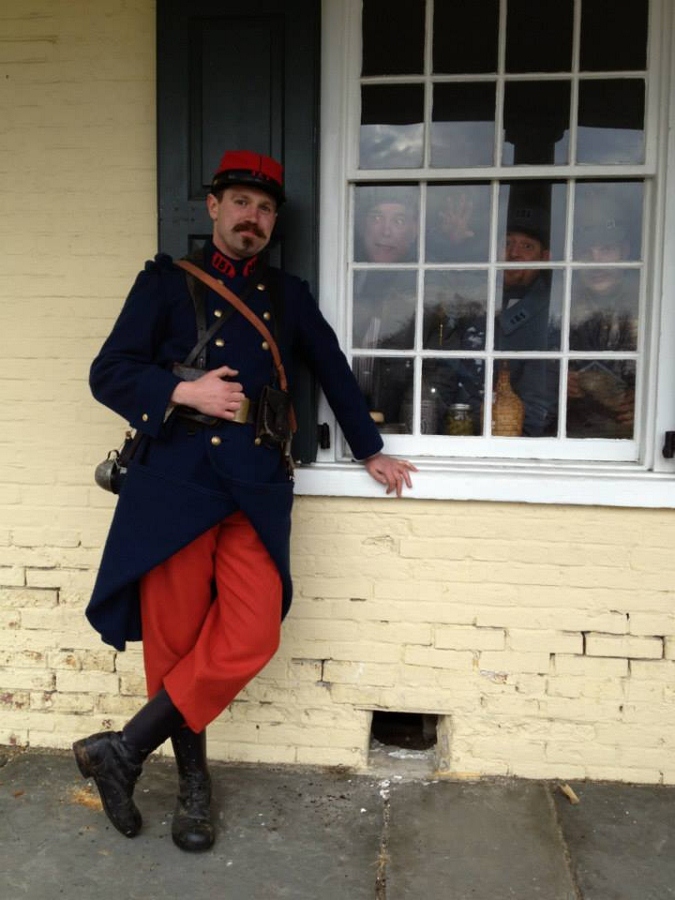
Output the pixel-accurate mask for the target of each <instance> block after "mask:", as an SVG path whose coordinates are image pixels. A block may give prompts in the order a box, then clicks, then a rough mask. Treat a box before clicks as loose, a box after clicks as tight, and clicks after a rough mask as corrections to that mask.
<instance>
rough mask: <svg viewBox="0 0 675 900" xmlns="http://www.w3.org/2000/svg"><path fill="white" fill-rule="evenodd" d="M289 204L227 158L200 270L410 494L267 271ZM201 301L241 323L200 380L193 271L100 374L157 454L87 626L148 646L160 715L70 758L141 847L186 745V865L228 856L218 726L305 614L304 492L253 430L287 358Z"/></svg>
mask: <svg viewBox="0 0 675 900" xmlns="http://www.w3.org/2000/svg"><path fill="white" fill-rule="evenodd" d="M283 201H284V191H283V174H282V167H281V165H280V164H279V163H278V162H276V161H275V160H273V159H271V158H270V157H267V156H262V155H260V154H257V153H253V152H250V151H229V152H227V153H225V155H224V156H223V158H222V160H221V163H220V165H219V168H218V171H217V173H216V174H215V176H214V179H213V183H212V185H211V192H210V193H209V195H208V197H207V201H206V203H207V209H208V213H209V216H210V218H211V220H212V223H213V233H212V238H211V240H209V241H207V242H206V245H205V247H204V250H203V258H202V264H203V268H204V270H205V271H206V273H208V274H209V275H211V276H213V277H214V278H216V279H218V280H220V281H221V282H222V283H223V284H224V285H226V286H227V287H228V288H230V289H231V290H232V291H233V292H234V293H235V294H239V293H242V290H243V288H244V285H247V287H248V289H249V291H248V295H247V299H246V304H247V305H248V307H249V308H250V309H251V310H252V311H253V312H254V313H255V315H256V316H257V317H259V318H260V319H261V320H262V321H263V322H264V323H265V324H266V325H267V326H268V328H269V329H270V331H271V333H272V334H275V335H276V341H277V343H278V345H279V350H280V354H281V359H282V362H283V365H284V368H285V370H286V374H287V377H288V381H289V384H290V385H291V386H292V384H293V363H294V360H296V359H298V358H300V357H301V358H303V359H304V360H305V361H306V362H307V363H308V364H309V365H310V367H311V369H312V370H313V371H314V373H315V375H316V377H317V378H318V380H319V382H320V384H321V386H322V388H323V390H324V393H325V394H326V397H327V399H328V401H329V403H330V404H331V406H332V408H333V410H334V412H335V414H336V417H337V420H338V422H339V424H340V426H341V428H342V430H343V432H344V434H345V437H346V439H347V441H348V443H349V445H350V447H351V449H352V452H353V454H354V457H355V458H356V459H358V460H360V461H361V462H362V463H363V465H364V466H365V468H366V470H367V472H368V473H369V475H371V476H372V477H373V478H374V479H375V480H376V481H378V482H379V483H381V484H383V485H385V486H386V489H387V493H390V492H395V493H396V494H397V495H398V496H400V495H401V492H402V488H403V485H404V484H405V485H407V486H408V487H410V486H411V480H410V472H411V470H414V466H412V464H410V463H408V462H407V461H405V460H399V459H394V458H393V457H389V456H387V455H385V454H383V453H382V452H381V450H382V440H381V438H380V435H379V433H378V431H377V428H376V427H375V425H374V424H373V422H372V420H371V418H370V416H369V413H368V408H367V405H366V403H365V401H364V399H363V396H362V394H361V392H360V391H359V388H358V384H357V382H356V380H355V378H354V376H353V374H352V372H351V370H350V368H349V365H348V363H347V360H346V358H345V357H344V355H343V353H342V351H341V350H340V347H339V345H338V341H337V338H336V335H335V333H334V332H333V330H332V329H331V327H330V326H329V325H328V323H327V322H326V320H325V319H324V318H323V316H322V315H321V313H320V311H319V310H318V308H317V306H316V304H315V302H314V300H313V298H312V296H311V295H310V293H309V290H308V287H307V285H306V284H305V283H304V282H302V281H300V280H299V279H298V278H295V277H293V276H290V275H286V274H284V273H281V272H279V271H278V270H272V269H270V270H268V269H267V268H266V266H265V265H264V263H263V261H262V260H261V254H263V251H264V250H265V248H266V247H267V244H268V243H269V241H270V237H271V235H272V230H273V228H274V224H275V221H276V217H277V210H278V207H279V205H280V204H281V203H282V202H283ZM195 284H197V282H195ZM252 285H253V286H254V287H253V289H252V290H251V289H250V288H251V286H252ZM197 286H199V285H197ZM202 297H203V301H204V305H205V310H204V312H205V317H206V326H208V327H210V326H211V325H212V324H213V323H215V322H216V321H218V320H220V319H223V320H225V319H226V321H224V324H223V326H222V328H221V329H220V330H219V331H218V333H217V334H218V336H217V337H214V338H213V339H212V340H211V341H210V342H209V344H208V345H207V354H208V355H207V360H206V364H205V366H203V368H204V373H203V375H201V376H200V377H197V378H196V379H195V380H187V379H185V378H183V377H182V376H181V372H180V370H179V372H178V373H176V372H174V370H173V366H174V364H175V363H181V362H182V361H184V360H185V358H186V357H187V356H188V354H189V353H190V351H191V349H192V348H193V346H194V345H195V344H196V343H197V336H198V330H197V322H196V316H195V305H194V304H193V297H192V296H191V293H190V291H189V290H188V283H187V281H186V275H185V272H184V271H183V270H182V269H179V268H178V267H177V266H176V265H174V263H173V261H172V260H171V258H170V257H167V256H163V255H159V256H157V257H156V258H155V260H154V262H151V263H148V264H146V267H145V271H143V272H141V273H140V274H139V276H138V278H137V280H136V283H135V284H134V286H133V288H132V290H131V292H130V294H129V296H128V298H127V300H126V303H125V305H124V308H123V309H122V312H121V313H120V316H119V318H118V320H117V322H116V324H115V326H114V327H113V330H112V332H111V334H110V336H109V337H108V339H107V340H106V341H105V343H104V345H103V347H102V349H101V351H100V353H99V355H98V356H97V357H96V359H95V360H94V362H93V364H92V367H91V374H90V384H91V388H92V392H93V394H94V396H95V397H96V399H97V400H99V401H100V402H102V403H104V404H105V405H106V406H109V407H110V408H111V409H113V410H114V411H115V412H117V413H118V414H120V415H121V416H123V417H124V418H125V419H127V420H128V421H129V422H130V423H131V425H132V426H133V427H135V428H136V429H138V431H140V432H142V433H143V434H144V435H147V438H148V440H147V441H146V446H145V448H144V450H143V453H142V455H141V457H140V458H135V459H134V461H133V462H132V463H131V464H130V465H129V469H128V473H127V475H126V478H125V480H124V483H123V485H122V488H121V491H120V496H119V500H118V504H117V507H116V510H115V515H114V517H113V521H112V524H111V528H110V533H109V535H108V539H107V542H106V546H105V549H104V553H103V558H102V561H101V566H100V570H99V574H98V578H97V581H96V584H95V587H94V591H93V594H92V597H91V600H90V603H89V605H88V607H87V617H88V618H89V620H90V622H91V623H92V625H93V626H94V628H96V629H97V630H98V631H99V632H100V633H101V636H102V638H103V640H104V641H106V642H107V643H109V644H112V645H113V646H114V647H116V648H117V649H119V650H123V649H124V647H125V644H126V641H128V640H139V639H141V637H142V640H143V656H144V665H145V672H146V681H147V689H148V697H149V698H150V699H149V700H148V702H147V703H146V704H145V706H143V707H142V709H141V710H140V711H139V712H138V713H137V714H136V715H135V716H134V717H133V718H132V719H131V720H130V721H129V722H128V723H127V724H126V725H125V726H124V728H123V730H122V731H121V732H113V731H107V732H102V733H99V734H94V735H91V736H90V737H88V738H85V739H83V740H79V741H77V742H76V743H75V744H74V745H73V749H74V753H75V757H76V760H77V763H78V766H79V768H80V771H81V772H82V774H83V775H84V776H85V777H92V778H93V779H94V780H95V782H96V785H97V787H98V789H99V792H100V795H101V799H102V802H103V807H104V809H105V812H106V814H107V815H108V818H109V819H110V821H111V822H112V823H113V825H114V826H115V827H116V828H117V829H118V830H119V831H120V832H122V834H124V835H126V836H128V837H133V836H134V835H135V834H137V833H138V831H139V830H140V828H141V824H142V823H141V816H140V812H139V810H138V809H137V807H136V805H135V803H134V801H133V790H134V785H135V783H136V780H137V779H138V776H139V775H140V773H141V769H142V765H143V762H144V760H145V759H146V758H147V756H148V755H149V754H150V753H151V752H152V751H153V750H154V749H156V748H157V747H159V746H160V744H162V743H163V742H164V741H165V740H166V739H167V738H171V740H172V743H173V747H174V752H175V755H176V761H177V764H178V773H179V795H178V803H177V806H176V812H175V815H174V819H173V823H172V836H173V840H174V842H175V843H176V844H177V845H178V846H179V847H180V848H181V849H183V850H187V851H199V850H206V849H208V848H209V847H211V845H212V844H213V841H214V830H213V824H212V821H211V814H210V797H211V789H210V779H209V774H208V769H207V764H206V743H205V728H206V726H207V725H208V723H209V722H211V721H212V720H213V719H214V718H216V716H218V715H219V713H220V712H221V711H222V710H223V709H225V708H226V707H227V706H228V705H229V703H230V702H231V701H232V700H233V699H234V697H236V695H237V694H238V693H239V691H241V689H242V688H243V687H244V685H245V684H247V683H248V682H249V681H250V680H251V678H253V677H254V675H255V674H256V673H257V672H259V671H260V669H262V668H263V666H264V665H265V664H266V663H267V662H268V661H269V660H270V658H271V657H272V656H273V655H274V653H275V651H276V649H277V647H278V644H279V636H280V625H281V620H282V618H283V616H284V615H285V614H286V613H287V611H288V608H289V606H290V602H291V578H290V571H289V536H290V514H291V506H292V496H293V485H292V477H291V475H290V473H289V471H288V466H287V460H286V459H285V458H284V454H283V453H282V452H281V450H280V449H279V447H278V446H277V447H275V446H273V445H272V446H270V445H268V444H267V443H266V442H265V441H261V440H260V438H259V437H257V436H256V429H255V427H254V420H255V416H254V415H253V410H254V409H255V406H256V403H257V402H258V400H259V398H260V395H261V392H262V391H263V388H264V387H265V386H266V385H269V384H270V382H271V381H272V380H273V375H274V364H273V361H272V354H271V350H272V348H271V347H270V345H269V343H268V341H266V340H263V339H262V336H261V334H260V333H259V331H258V330H257V329H256V327H254V326H253V325H252V324H251V322H249V321H248V320H247V319H246V318H245V317H244V316H243V315H242V314H241V313H239V312H238V311H235V310H234V309H232V308H231V307H230V306H229V304H228V303H227V301H226V300H225V299H223V298H222V297H221V296H220V295H219V294H218V293H216V291H214V290H212V289H208V290H205V291H204V292H203V294H202ZM275 298H276V300H275ZM226 317H227V318H226ZM197 374H198V375H199V373H197ZM247 409H248V414H247V412H246V410H247Z"/></svg>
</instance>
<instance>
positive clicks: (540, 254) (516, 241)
mask: <svg viewBox="0 0 675 900" xmlns="http://www.w3.org/2000/svg"><path fill="white" fill-rule="evenodd" d="M548 258H549V251H548V250H546V249H545V247H544V245H543V244H542V242H541V241H539V240H537V238H535V237H531V236H530V235H529V234H525V233H524V232H522V231H508V232H507V233H506V245H505V248H504V259H505V260H506V262H541V261H543V260H546V259H548ZM540 271H541V270H540V269H504V287H505V288H518V287H522V288H526V287H529V286H530V285H531V284H532V282H533V281H534V280H535V278H536V277H537V275H538V274H539V272H540Z"/></svg>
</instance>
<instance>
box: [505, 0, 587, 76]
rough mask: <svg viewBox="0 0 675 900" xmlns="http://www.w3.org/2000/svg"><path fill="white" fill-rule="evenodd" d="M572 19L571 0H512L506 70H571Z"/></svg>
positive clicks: (507, 27) (510, 2)
mask: <svg viewBox="0 0 675 900" xmlns="http://www.w3.org/2000/svg"><path fill="white" fill-rule="evenodd" d="M572 20H573V3H572V0H556V2H555V3H542V0H509V4H508V12H507V18H506V71H507V72H569V71H570V69H571V65H572Z"/></svg>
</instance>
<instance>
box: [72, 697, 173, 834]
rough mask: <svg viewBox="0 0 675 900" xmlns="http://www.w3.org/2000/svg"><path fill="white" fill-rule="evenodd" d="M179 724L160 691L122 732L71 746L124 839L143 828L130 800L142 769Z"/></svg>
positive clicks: (171, 704) (102, 733)
mask: <svg viewBox="0 0 675 900" xmlns="http://www.w3.org/2000/svg"><path fill="white" fill-rule="evenodd" d="M182 722H183V716H182V715H181V713H180V712H179V710H178V709H177V708H176V707H175V706H174V705H173V703H172V701H171V698H170V697H169V695H168V694H167V692H166V691H165V690H164V688H162V689H161V690H160V691H159V692H158V693H157V694H155V696H154V697H153V698H152V700H148V702H147V703H146V704H145V706H144V707H143V708H142V709H140V710H139V711H138V712H137V713H136V715H135V716H134V717H133V719H131V720H130V721H129V722H127V724H126V725H125V726H124V730H123V731H121V732H117V731H102V732H100V733H99V734H92V735H91V737H88V738H83V739H82V740H81V741H76V742H75V743H74V744H73V752H74V754H75V759H76V761H77V765H78V767H79V770H80V772H82V774H83V775H84V777H85V778H93V779H94V781H95V782H96V787H97V788H98V792H99V794H100V795H101V802H102V803H103V809H104V810H105V814H106V815H107V816H108V818H109V819H110V821H111V822H112V823H113V825H114V826H115V828H116V829H117V830H118V831H121V832H122V834H124V835H126V836H127V837H134V836H135V835H137V834H138V832H139V831H140V830H141V825H142V824H143V822H142V819H141V814H140V812H139V811H138V807H137V806H136V804H135V803H134V801H133V799H132V795H133V793H134V786H135V784H136V781H137V780H138V777H139V775H140V774H141V768H142V765H143V763H144V761H145V759H146V758H147V757H148V756H149V755H150V753H152V751H153V750H155V749H156V748H157V747H159V745H160V744H163V743H164V741H165V740H166V739H167V738H168V737H169V735H170V734H172V733H173V732H174V731H176V730H178V728H179V726H180V725H181V724H182Z"/></svg>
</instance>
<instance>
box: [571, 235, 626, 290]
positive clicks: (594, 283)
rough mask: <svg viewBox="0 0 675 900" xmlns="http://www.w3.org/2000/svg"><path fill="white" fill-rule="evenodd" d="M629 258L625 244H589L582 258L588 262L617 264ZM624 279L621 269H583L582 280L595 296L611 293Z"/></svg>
mask: <svg viewBox="0 0 675 900" xmlns="http://www.w3.org/2000/svg"><path fill="white" fill-rule="evenodd" d="M626 256H627V248H626V246H625V244H624V243H622V242H616V243H602V242H598V243H594V244H589V245H588V246H587V247H586V248H585V249H584V250H583V251H582V253H581V258H582V259H584V260H586V261H588V262H596V263H615V262H621V260H622V259H625V258H626ZM622 277H623V272H622V270H621V269H614V268H607V269H605V268H598V269H595V268H593V269H591V268H588V269H582V270H581V280H582V282H583V283H584V285H585V286H586V287H587V288H588V290H589V291H592V292H593V293H594V294H606V293H607V292H608V291H611V290H612V288H613V287H615V286H616V285H617V284H618V283H619V282H620V281H621V278H622Z"/></svg>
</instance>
